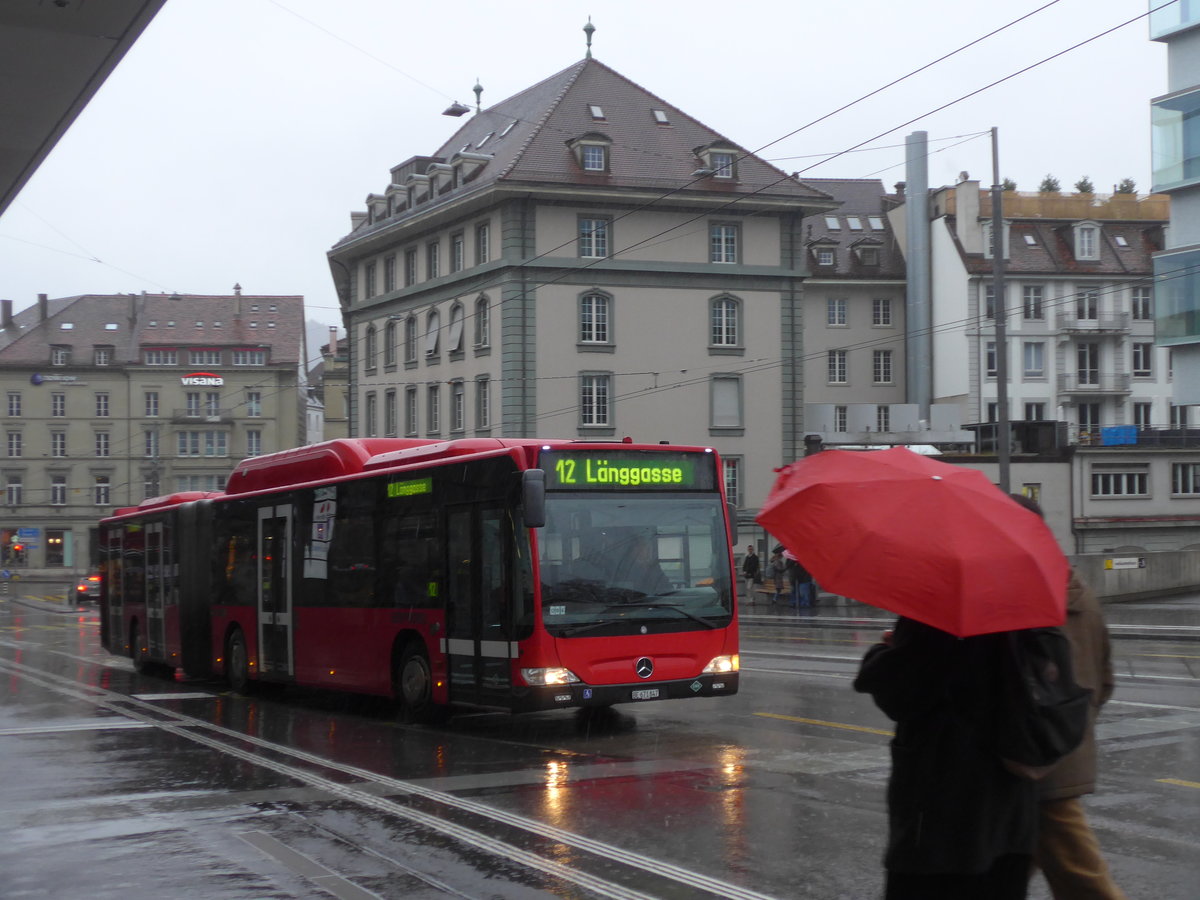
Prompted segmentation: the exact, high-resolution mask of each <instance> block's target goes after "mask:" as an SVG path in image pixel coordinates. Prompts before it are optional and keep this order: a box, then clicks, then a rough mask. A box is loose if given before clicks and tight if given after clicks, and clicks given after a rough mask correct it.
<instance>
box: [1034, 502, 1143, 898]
mask: <svg viewBox="0 0 1200 900" xmlns="http://www.w3.org/2000/svg"><path fill="white" fill-rule="evenodd" d="M1012 498H1013V499H1014V500H1016V501H1017V502H1018V503H1020V504H1021V505H1022V506H1024V507H1025V508H1026V509H1028V510H1030V511H1032V512H1035V513H1037V514H1038V515H1039V516H1041V515H1042V510H1041V507H1040V506H1039V505H1038V504H1037V503H1036V502H1035V501H1034V500H1032V499H1030V498H1028V497H1025V496H1023V495H1021V494H1013V495H1012ZM1062 630H1063V631H1064V632H1065V633H1066V635H1067V640H1068V641H1070V643H1071V662H1072V668H1073V670H1074V675H1075V682H1076V683H1077V684H1078V685H1079V686H1080V687H1084V688H1090V689H1091V691H1092V697H1091V712H1090V715H1089V718H1088V728H1087V732H1086V733H1085V734H1084V737H1083V743H1081V744H1080V745H1079V747H1077V748H1076V749H1075V750H1074V751H1072V752H1071V753H1069V754H1068V755H1067V756H1065V757H1063V759H1062V761H1061V762H1059V763H1058V765H1056V766H1055V767H1054V769H1053V770H1051V772H1050V774H1049V775H1047V776H1046V777H1045V778H1044V779H1042V781H1040V782H1039V783H1038V797H1039V800H1040V803H1039V804H1038V812H1039V814H1038V840H1037V848H1036V850H1035V852H1034V861H1035V862H1036V864H1037V866H1038V868H1040V869H1041V870H1042V874H1043V875H1044V876H1045V878H1046V882H1047V883H1048V884H1049V886H1050V892H1051V894H1053V895H1054V897H1055V900H1074V898H1079V897H1087V898H1094V900H1125V894H1124V893H1123V892H1122V891H1121V889H1120V888H1119V887H1117V885H1116V883H1115V882H1114V881H1113V878H1112V874H1111V873H1110V872H1109V869H1108V863H1107V862H1105V860H1104V856H1103V855H1102V854H1101V852H1100V843H1099V842H1098V841H1097V840H1096V835H1095V834H1094V833H1093V831H1092V828H1091V826H1090V825H1089V824H1088V820H1087V815H1086V814H1085V812H1084V809H1083V795H1084V794H1091V793H1094V792H1095V790H1096V731H1095V724H1096V716H1097V714H1098V713H1099V711H1100V707H1101V706H1103V705H1104V704H1105V703H1106V702H1107V701H1108V699H1109V697H1111V696H1112V692H1113V685H1114V678H1113V666H1112V651H1111V646H1110V643H1109V636H1108V626H1107V625H1106V624H1105V623H1104V614H1103V612H1102V611H1101V609H1100V602H1099V601H1098V600H1097V599H1096V594H1095V592H1094V591H1093V590H1092V589H1091V588H1090V587H1089V586H1088V585H1087V584H1086V583H1085V582H1084V580H1083V579H1082V578H1081V577H1080V575H1079V573H1078V572H1077V571H1076V570H1075V569H1072V570H1071V574H1070V581H1069V582H1068V587H1067V621H1066V623H1065V624H1064V625H1063V627H1062Z"/></svg>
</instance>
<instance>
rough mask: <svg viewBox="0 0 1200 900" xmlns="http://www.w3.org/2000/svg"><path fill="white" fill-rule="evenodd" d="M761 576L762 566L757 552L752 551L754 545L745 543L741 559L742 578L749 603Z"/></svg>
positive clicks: (752, 599)
mask: <svg viewBox="0 0 1200 900" xmlns="http://www.w3.org/2000/svg"><path fill="white" fill-rule="evenodd" d="M761 577H762V567H761V565H760V564H759V560H758V554H757V553H755V552H754V545H753V544H747V545H746V557H745V558H744V559H743V560H742V578H743V579H744V580H745V582H746V599H747V600H749V601H750V602H751V603H753V602H754V591H755V585H756V584H757V583H758V582H759V580H760V579H761Z"/></svg>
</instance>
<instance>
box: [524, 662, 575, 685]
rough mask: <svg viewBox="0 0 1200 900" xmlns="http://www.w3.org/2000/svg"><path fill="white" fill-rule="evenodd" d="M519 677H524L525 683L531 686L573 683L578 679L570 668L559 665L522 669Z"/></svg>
mask: <svg viewBox="0 0 1200 900" xmlns="http://www.w3.org/2000/svg"><path fill="white" fill-rule="evenodd" d="M521 677H522V678H524V679H525V683H526V684H529V685H533V686H535V687H536V686H540V685H547V684H574V683H575V682H577V681H579V676H578V675H576V674H575V673H574V672H572V671H571V670H570V669H563V668H559V667H554V668H546V669H522V670H521Z"/></svg>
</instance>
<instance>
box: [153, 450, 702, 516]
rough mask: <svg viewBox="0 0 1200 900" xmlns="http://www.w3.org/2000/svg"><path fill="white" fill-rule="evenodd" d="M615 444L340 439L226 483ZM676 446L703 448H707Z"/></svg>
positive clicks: (264, 459) (244, 487)
mask: <svg viewBox="0 0 1200 900" xmlns="http://www.w3.org/2000/svg"><path fill="white" fill-rule="evenodd" d="M612 443H613V442H609V441H599V442H597V441H579V440H571V439H563V438H552V439H539V438H460V439H458V440H452V441H434V440H424V439H420V438H340V439H337V440H332V441H324V442H322V443H320V444H309V445H307V446H304V447H295V448H293V449H291V450H281V451H280V452H278V453H268V454H266V455H265V456H252V457H249V458H247V459H244V460H242V461H241V462H240V463H238V464H237V465H236V466H235V467H234V469H233V472H231V473H230V475H229V479H228V481H227V482H226V484H225V494H226V495H234V494H249V493H253V492H256V491H264V490H270V489H272V488H282V487H288V486H291V485H299V484H306V483H311V482H314V481H325V480H327V479H333V478H341V477H343V476H347V475H356V474H359V473H362V472H370V471H380V470H383V469H391V468H402V467H404V466H408V465H413V464H417V463H423V462H435V461H437V460H446V459H453V458H455V457H461V456H474V455H485V454H492V453H495V452H496V451H498V450H505V449H514V448H540V447H547V448H553V449H556V450H557V449H565V448H568V447H585V446H611V445H612ZM620 443H621V444H622V445H623V446H625V447H628V448H629V449H645V450H658V449H662V448H663V445H661V444H635V443H633V442H632V441H631V440H630V439H629V438H625V439H624V440H623V441H621V442H620ZM673 449H675V450H694V451H697V452H701V451H704V450H706V449H707V448H704V447H674V448H673ZM528 453H529V455H528V458H529V459H530V460H531V461H532V459H533V453H532V449H530V450H529V451H528ZM139 508H140V507H139Z"/></svg>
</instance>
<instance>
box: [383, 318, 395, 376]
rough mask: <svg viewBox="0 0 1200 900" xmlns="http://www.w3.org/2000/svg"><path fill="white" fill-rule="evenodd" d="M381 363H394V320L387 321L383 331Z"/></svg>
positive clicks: (388, 364)
mask: <svg viewBox="0 0 1200 900" xmlns="http://www.w3.org/2000/svg"><path fill="white" fill-rule="evenodd" d="M383 364H384V365H385V366H394V365H395V364H396V323H395V322H394V321H389V322H388V323H387V328H385V329H384V331H383Z"/></svg>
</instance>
